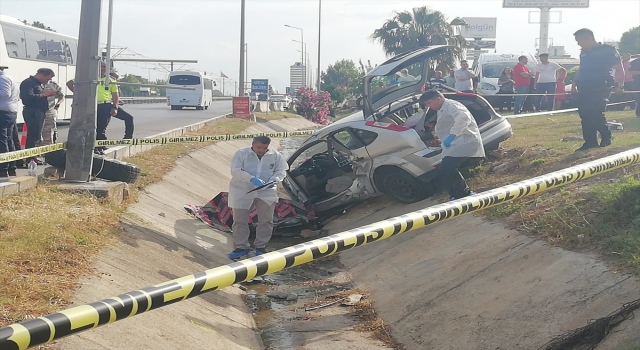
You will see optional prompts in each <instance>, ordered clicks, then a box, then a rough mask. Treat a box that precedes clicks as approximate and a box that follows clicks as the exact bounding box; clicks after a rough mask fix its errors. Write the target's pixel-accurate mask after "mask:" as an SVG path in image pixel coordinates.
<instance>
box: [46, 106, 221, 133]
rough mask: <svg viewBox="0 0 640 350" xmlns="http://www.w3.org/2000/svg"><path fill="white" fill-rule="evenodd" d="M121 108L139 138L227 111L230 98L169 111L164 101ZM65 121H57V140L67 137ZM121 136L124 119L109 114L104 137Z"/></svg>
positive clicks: (67, 127) (67, 129)
mask: <svg viewBox="0 0 640 350" xmlns="http://www.w3.org/2000/svg"><path fill="white" fill-rule="evenodd" d="M124 109H125V110H126V111H127V112H129V113H131V115H133V118H134V119H133V120H134V123H135V132H134V134H133V137H134V138H143V137H147V136H151V135H155V134H157V133H160V132H163V131H167V130H171V129H175V128H178V127H182V126H185V125H190V124H194V123H197V122H200V121H203V120H207V119H211V118H214V117H217V116H220V115H224V114H227V113H231V101H214V102H213V104H211V106H210V107H209V109H208V110H202V111H197V110H195V109H183V110H178V111H172V110H171V109H170V108H169V106H167V105H166V104H164V103H152V104H135V105H125V106H124ZM68 132H69V125H58V141H57V142H65V141H67V134H68ZM123 136H124V122H123V121H121V120H120V119H116V118H111V123H109V128H107V137H108V138H109V139H113V140H117V139H121V138H122V137H123Z"/></svg>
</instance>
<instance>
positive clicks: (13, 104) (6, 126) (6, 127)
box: [0, 66, 19, 178]
mask: <svg viewBox="0 0 640 350" xmlns="http://www.w3.org/2000/svg"><path fill="white" fill-rule="evenodd" d="M6 68H8V67H6V66H5V67H0V153H8V152H13V151H16V149H15V147H14V143H13V130H14V129H15V127H16V119H17V117H18V115H17V113H18V112H17V111H18V97H19V89H18V83H16V81H15V79H13V77H12V76H11V75H9V74H7V73H5V72H4V70H5V69H6ZM8 176H16V164H15V161H11V162H7V163H0V178H2V177H8Z"/></svg>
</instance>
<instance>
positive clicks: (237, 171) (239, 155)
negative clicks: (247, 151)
mask: <svg viewBox="0 0 640 350" xmlns="http://www.w3.org/2000/svg"><path fill="white" fill-rule="evenodd" d="M243 167H244V153H243V152H241V151H240V152H236V154H234V155H233V158H231V177H232V178H237V179H240V180H243V181H246V182H249V181H251V179H253V178H254V176H253V175H251V174H249V173H248V172H246V171H244V170H242V168H243Z"/></svg>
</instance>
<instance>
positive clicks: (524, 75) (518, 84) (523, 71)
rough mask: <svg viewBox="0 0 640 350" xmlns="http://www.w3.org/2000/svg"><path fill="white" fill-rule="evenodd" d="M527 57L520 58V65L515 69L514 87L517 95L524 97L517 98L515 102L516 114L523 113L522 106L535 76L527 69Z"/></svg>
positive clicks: (514, 110) (514, 109)
mask: <svg viewBox="0 0 640 350" xmlns="http://www.w3.org/2000/svg"><path fill="white" fill-rule="evenodd" d="M528 61H529V60H528V59H527V56H520V57H518V64H516V65H515V66H514V67H513V82H514V84H513V86H514V88H515V90H516V94H518V95H522V96H516V98H515V99H514V100H513V112H514V114H520V113H522V106H524V101H525V99H526V98H527V96H526V94H528V93H529V87H530V86H531V78H532V77H533V74H532V73H531V71H529V68H527V62H528Z"/></svg>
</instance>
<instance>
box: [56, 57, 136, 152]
mask: <svg viewBox="0 0 640 350" xmlns="http://www.w3.org/2000/svg"><path fill="white" fill-rule="evenodd" d="M106 76H107V64H106V63H105V62H100V77H101V78H100V84H98V91H97V93H96V95H97V98H98V109H97V110H96V140H107V127H108V126H109V122H111V117H114V118H117V119H120V120H122V121H124V138H125V139H131V138H133V116H132V115H131V114H129V113H127V112H126V111H125V110H124V109H122V108H120V107H119V103H120V97H119V94H118V86H117V85H116V80H115V79H114V77H113V76H110V77H109V79H110V80H109V88H108V89H107V88H106V84H105V81H106ZM116 76H117V74H116ZM67 87H68V88H69V90H71V91H72V92H73V90H74V87H75V86H74V81H73V80H69V81H68V82H67ZM106 149H107V148H106V147H96V148H95V150H94V151H95V152H96V153H98V154H103V153H104V151H105V150H106Z"/></svg>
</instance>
